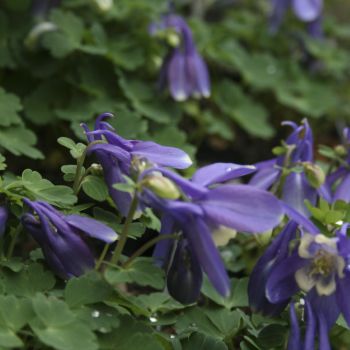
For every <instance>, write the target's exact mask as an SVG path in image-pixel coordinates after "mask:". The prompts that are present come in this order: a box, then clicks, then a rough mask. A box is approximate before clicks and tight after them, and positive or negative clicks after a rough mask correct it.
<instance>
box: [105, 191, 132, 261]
mask: <svg viewBox="0 0 350 350" xmlns="http://www.w3.org/2000/svg"><path fill="white" fill-rule="evenodd" d="M136 209H137V195H136V192H135V193H134V197H133V199H132V202H131V205H130V209H129V213H128V216H127V217H126V220H125V224H124V226H123V230H122V232H121V234H120V236H119V240H118V243H117V246H116V248H115V250H114V253H113V256H112V259H111V263H112V264H116V263H117V262H118V261H119V259H120V256H121V254H122V251H123V248H124V246H125V243H126V240H127V238H128V231H129V226H130V224H131V222H132V219H133V218H134V214H135V212H136Z"/></svg>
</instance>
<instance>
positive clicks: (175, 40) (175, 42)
mask: <svg viewBox="0 0 350 350" xmlns="http://www.w3.org/2000/svg"><path fill="white" fill-rule="evenodd" d="M166 40H167V42H168V44H169V45H170V46H172V47H178V46H179V45H180V43H181V39H180V36H179V34H178V33H177V32H176V31H174V30H169V31H168V32H167V35H166Z"/></svg>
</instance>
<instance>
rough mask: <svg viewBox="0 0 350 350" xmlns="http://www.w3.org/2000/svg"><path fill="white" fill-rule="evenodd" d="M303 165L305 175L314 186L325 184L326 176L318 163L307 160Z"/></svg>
mask: <svg viewBox="0 0 350 350" xmlns="http://www.w3.org/2000/svg"><path fill="white" fill-rule="evenodd" d="M303 166H304V171H305V175H306V177H307V179H308V181H309V183H310V185H311V186H312V187H314V188H319V187H320V186H322V185H323V184H324V182H325V179H326V176H325V174H324V172H323V170H322V169H321V168H320V167H319V166H318V165H316V164H313V163H307V162H305V163H303Z"/></svg>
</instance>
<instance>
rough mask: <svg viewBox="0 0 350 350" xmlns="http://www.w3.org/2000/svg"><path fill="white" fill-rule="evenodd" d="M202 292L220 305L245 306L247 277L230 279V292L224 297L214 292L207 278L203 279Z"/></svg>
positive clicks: (229, 307) (246, 302)
mask: <svg viewBox="0 0 350 350" xmlns="http://www.w3.org/2000/svg"><path fill="white" fill-rule="evenodd" d="M202 293H203V294H204V295H205V296H207V297H208V298H209V299H211V300H213V301H214V302H215V303H217V304H219V305H222V306H224V307H226V308H228V309H232V308H233V307H247V306H249V303H248V278H241V279H236V278H233V279H232V280H231V294H230V296H229V297H227V298H224V297H222V296H221V295H220V294H219V293H217V292H216V290H215V289H214V287H213V286H212V284H211V283H210V282H209V280H208V279H205V280H204V283H203V287H202Z"/></svg>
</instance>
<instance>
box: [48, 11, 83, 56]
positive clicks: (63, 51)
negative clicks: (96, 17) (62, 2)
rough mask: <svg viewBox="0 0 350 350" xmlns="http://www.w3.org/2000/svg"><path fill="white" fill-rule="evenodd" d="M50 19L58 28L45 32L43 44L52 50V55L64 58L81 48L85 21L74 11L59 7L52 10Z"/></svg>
mask: <svg viewBox="0 0 350 350" xmlns="http://www.w3.org/2000/svg"><path fill="white" fill-rule="evenodd" d="M50 19H51V21H52V22H53V23H55V24H56V25H57V27H58V30H57V31H55V32H48V33H45V35H44V36H43V38H42V45H43V46H44V47H46V48H47V49H49V50H50V52H51V54H52V56H54V57H56V58H63V57H65V56H67V55H69V54H70V53H71V52H73V51H74V50H76V49H79V48H80V46H81V40H82V38H83V34H84V24H83V21H82V20H81V19H80V18H79V17H77V16H76V15H74V14H73V13H72V12H65V11H61V10H58V9H56V10H53V11H51V15H50Z"/></svg>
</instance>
